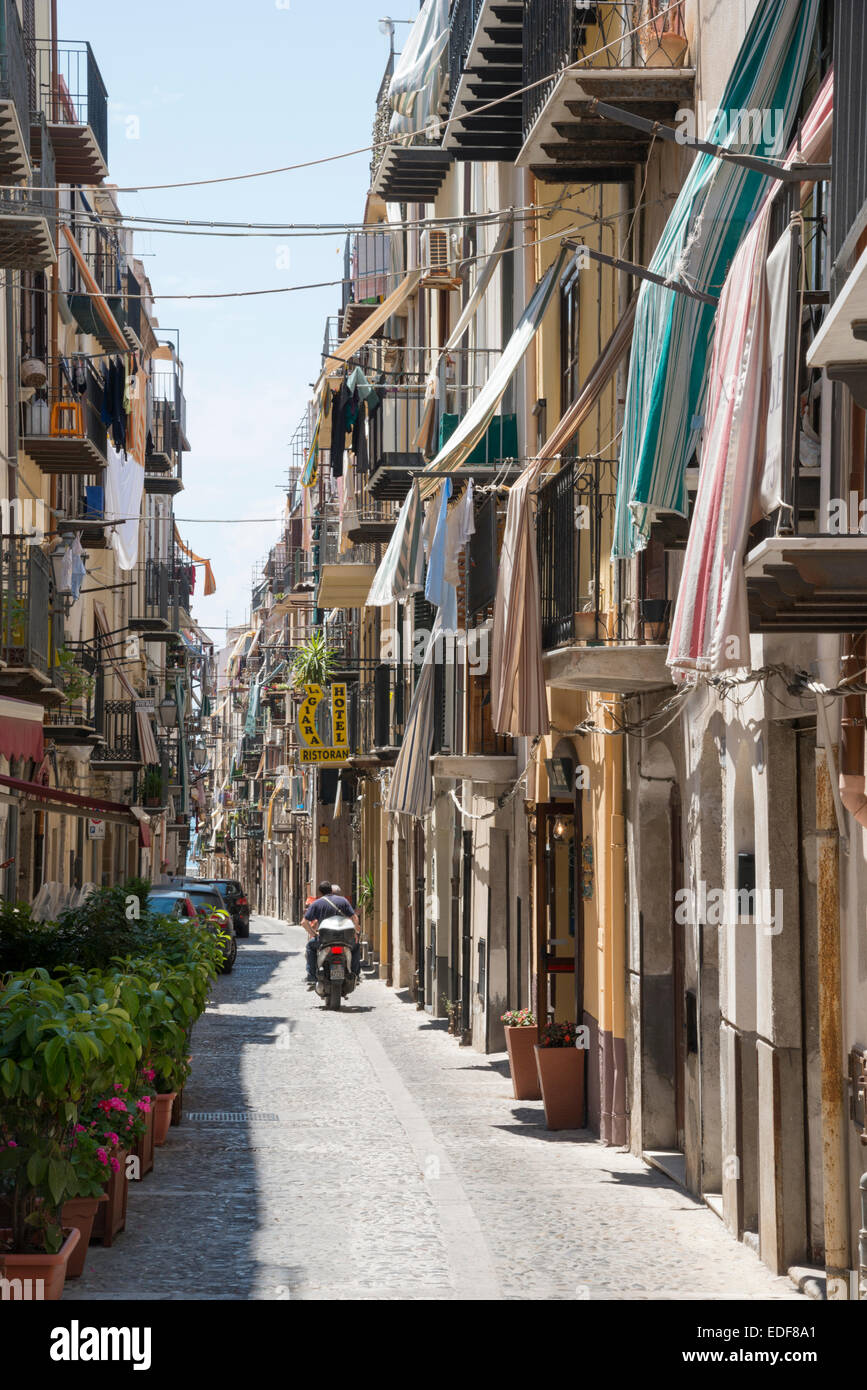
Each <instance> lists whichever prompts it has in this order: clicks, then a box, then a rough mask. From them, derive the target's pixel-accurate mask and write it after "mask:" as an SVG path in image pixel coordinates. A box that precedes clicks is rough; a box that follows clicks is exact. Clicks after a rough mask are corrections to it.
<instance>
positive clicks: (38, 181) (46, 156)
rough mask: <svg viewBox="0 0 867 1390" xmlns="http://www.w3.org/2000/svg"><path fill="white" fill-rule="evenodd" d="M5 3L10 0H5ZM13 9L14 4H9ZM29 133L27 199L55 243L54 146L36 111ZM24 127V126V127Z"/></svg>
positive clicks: (55, 182) (43, 118)
mask: <svg viewBox="0 0 867 1390" xmlns="http://www.w3.org/2000/svg"><path fill="white" fill-rule="evenodd" d="M6 2H7V4H9V3H10V0H6ZM11 8H12V9H13V10H14V9H15V6H14V4H12V5H11ZM31 119H32V130H31V133H30V144H31V159H32V161H33V187H34V189H36V190H37V191H36V192H31V193H28V195H27V196H28V201H29V203H30V205H31V207H33V208H38V209H39V211H40V212H41V213H42V216H43V217H44V218H45V220H46V222H47V223H48V227H49V230H50V232H51V240H52V241H53V242H54V244H55V246H56V245H57V203H56V201H55V194H54V188H55V187H56V185H57V172H56V166H55V160H54V146H53V145H52V143H51V136H50V135H49V133H48V126H47V125H46V122H45V117H44V116H43V115H42V114H41V113H39V112H37V113H34V114H33V116H32V118H31ZM25 129H26V127H25Z"/></svg>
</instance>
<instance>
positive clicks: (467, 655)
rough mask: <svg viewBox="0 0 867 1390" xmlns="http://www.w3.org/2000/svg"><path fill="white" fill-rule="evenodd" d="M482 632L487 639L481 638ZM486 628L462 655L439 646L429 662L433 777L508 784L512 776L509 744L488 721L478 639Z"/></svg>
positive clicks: (487, 681)
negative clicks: (431, 696) (432, 688)
mask: <svg viewBox="0 0 867 1390" xmlns="http://www.w3.org/2000/svg"><path fill="white" fill-rule="evenodd" d="M481 632H485V633H486V638H481V636H480V634H481ZM485 640H487V642H488V651H490V629H489V626H487V625H485V626H483V627H482V628H481V629H477V630H476V633H475V634H474V636H473V645H472V646H470V644H469V643H468V644H467V646H466V647H465V648H464V649H463V652H462V651H461V647H460V645H459V644H458V643H457V642H453V643H451V644H449V643H448V642H447V641H444V642H443V645H442V648H441V650H440V651H439V653H438V654H437V657H436V659H435V664H434V696H433V707H434V735H433V748H432V757H433V767H434V772H435V773H436V775H437V776H443V777H467V778H471V779H472V780H474V781H478V782H491V781H493V782H496V781H499V780H503V781H508V780H509V779H510V778H511V777H513V776H514V775H515V774H516V773H517V767H516V766H515V750H514V741H513V739H512V738H511V736H509V735H507V734H498V733H497V732H496V730H495V729H494V726H493V723H492V719H491V713H492V710H491V675H490V662H489V661H484V660H479V659H477V658H478V657H482V656H483V655H484V652H483V649H482V648H481V646H477V645H476V643H477V642H479V641H482V642H483V641H485Z"/></svg>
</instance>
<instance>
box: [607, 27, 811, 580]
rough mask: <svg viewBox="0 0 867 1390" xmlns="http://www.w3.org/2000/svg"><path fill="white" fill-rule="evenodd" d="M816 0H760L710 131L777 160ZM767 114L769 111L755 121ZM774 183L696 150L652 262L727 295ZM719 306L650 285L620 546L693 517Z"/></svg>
mask: <svg viewBox="0 0 867 1390" xmlns="http://www.w3.org/2000/svg"><path fill="white" fill-rule="evenodd" d="M818 8H819V0H759V4H758V7H757V9H756V12H755V14H754V16H753V19H752V22H751V24H750V27H749V29H748V31H747V34H746V37H745V39H744V41H743V43H742V45H741V48H740V52H739V53H738V56H737V58H736V59H735V64H734V68H733V70H732V74H731V76H730V78H729V81H728V85H727V86H726V90H725V94H724V96H723V98H722V101H721V102H720V107H719V110H718V111H717V113H716V115H715V117H714V120H713V122H712V124H711V127H710V130H709V131H708V132H707V137H706V138H707V139H708V140H710V141H712V142H713V143H714V144H717V145H723V146H726V147H728V148H731V149H733V150H738V151H740V152H741V153H744V154H752V155H761V156H765V157H771V158H779V157H780V156H781V155H782V154H783V153H784V150H785V145H786V140H787V137H788V134H789V130H790V127H791V125H792V123H793V121H794V117H795V113H796V111H797V108H798V102H799V100H800V97H801V89H802V87H803V85H804V77H805V75H806V71H807V65H808V62H809V57H810V46H811V42H812V37H813V29H814V27H815V23H816V15H817V12H818ZM759 114H761V116H762V117H763V119H761V120H759V119H753V118H754V117H756V116H757V115H759ZM769 186H770V180H769V179H768V178H766V177H765V176H764V175H763V174H761V173H757V172H755V171H753V170H749V169H744V168H742V167H741V166H740V165H736V164H731V163H729V162H728V161H727V160H721V159H718V158H717V157H716V156H715V155H709V154H699V155H697V156H696V159H695V162H694V164H693V166H692V168H691V169H690V171H689V175H688V177H687V179H686V182H685V183H684V186H683V188H682V189H681V191H680V194H679V195H678V199H677V202H676V203H675V205H674V208H673V210H672V212H671V216H670V217H669V219H668V222H667V223H666V225H665V230H664V231H663V233H662V236H661V237H660V239H659V244H658V246H657V247H656V250H655V251H654V253H653V258H652V260H651V262H650V269H651V270H652V271H654V272H655V273H656V274H657V275H662V276H664V277H665V278H666V279H669V280H672V281H680V282H681V283H683V284H687V285H689V286H690V287H691V288H692V289H696V290H701V291H702V292H703V293H705V294H710V295H714V296H718V295H719V293H720V291H721V289H722V286H723V283H724V281H725V278H726V274H727V272H728V269H729V266H730V265H731V262H732V260H733V258H734V255H735V252H736V251H737V249H738V246H739V244H740V241H741V238H742V237H743V235H744V232H745V230H746V228H747V226H748V224H749V222H750V220H751V219H752V217H753V216H754V214H755V211H756V209H757V207H758V205H759V202H760V201H761V199H762V197H763V196H764V194H765V193H766V192H767V189H768V187H769ZM715 312H716V307H715V305H713V304H704V303H702V302H701V301H699V300H697V299H692V298H690V297H689V296H688V295H685V294H683V293H682V292H681V291H678V290H672V289H668V288H666V287H664V286H662V285H655V284H652V283H651V282H650V281H649V280H645V281H643V282H642V285H641V290H640V292H639V296H638V307H637V310H636V316H635V331H634V334H633V340H632V353H631V357H630V363H629V381H628V384H627V388H626V406H625V412H624V424H623V440H622V443H621V447H620V464H619V469H618V476H617V511H616V519H615V536H614V545H613V555H614V556H615V557H625V556H629V555H634V554H635V552H636V551H638V550H643V549H644V548H645V546H646V545H647V542H648V539H649V536H650V527H651V523H652V521H653V518H654V516H655V514H656V513H657V512H660V511H671V512H677V513H678V514H679V515H680V516H685V515H686V514H687V496H686V476H685V470H686V467H687V464H688V462H689V460H690V458H691V456H692V454H693V452H694V450H695V448H696V444H697V441H698V435H699V431H700V429H701V418H700V411H701V409H702V402H703V397H704V385H705V378H706V374H707V366H708V362H709V360H710V349H711V344H712V338H713V322H714V314H715Z"/></svg>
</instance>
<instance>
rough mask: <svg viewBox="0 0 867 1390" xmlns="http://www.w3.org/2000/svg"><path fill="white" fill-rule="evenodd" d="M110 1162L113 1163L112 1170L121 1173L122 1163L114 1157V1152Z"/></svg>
mask: <svg viewBox="0 0 867 1390" xmlns="http://www.w3.org/2000/svg"><path fill="white" fill-rule="evenodd" d="M109 1162H110V1163H111V1171H112V1172H113V1173H119V1172H120V1163H119V1162H118V1160H117V1159H116V1158H115V1157H114V1154H112V1156H111V1158H110V1159H109Z"/></svg>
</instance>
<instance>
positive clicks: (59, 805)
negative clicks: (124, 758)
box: [0, 773, 140, 827]
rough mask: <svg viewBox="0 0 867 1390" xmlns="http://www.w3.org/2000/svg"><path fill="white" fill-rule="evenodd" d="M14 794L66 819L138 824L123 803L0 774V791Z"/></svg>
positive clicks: (129, 809) (130, 809) (129, 807)
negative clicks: (66, 817) (68, 817)
mask: <svg viewBox="0 0 867 1390" xmlns="http://www.w3.org/2000/svg"><path fill="white" fill-rule="evenodd" d="M2 789H6V790H8V791H11V792H17V793H18V795H19V797H21V798H23V800H25V801H39V802H43V803H44V804H45V809H46V810H55V811H58V812H60V813H61V814H64V815H68V816H86V817H87V818H88V819H93V820H106V821H111V822H112V824H114V825H128V826H136V827H138V826H139V825H140V822H139V820H138V818H137V817H136V816H135V815H134V813H133V808H132V807H131V806H127V805H126V804H125V803H124V802H122V801H103V800H102V799H101V798H100V797H97V796H82V795H80V794H79V793H78V792H67V791H62V790H61V789H60V787H43V786H42V784H41V783H40V782H25V781H22V780H21V779H20V778H18V777H6V776H4V775H3V774H2V773H0V790H2Z"/></svg>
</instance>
